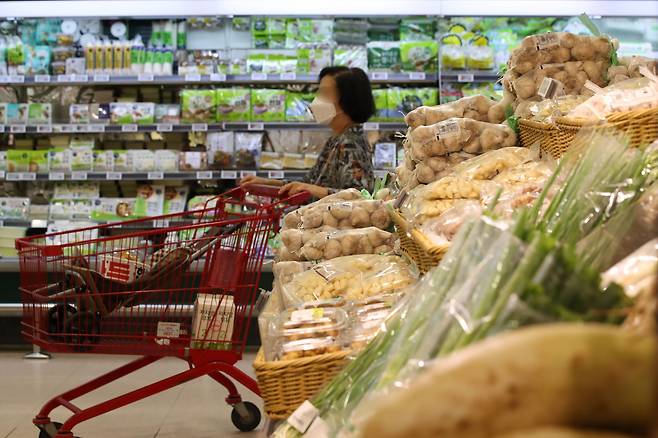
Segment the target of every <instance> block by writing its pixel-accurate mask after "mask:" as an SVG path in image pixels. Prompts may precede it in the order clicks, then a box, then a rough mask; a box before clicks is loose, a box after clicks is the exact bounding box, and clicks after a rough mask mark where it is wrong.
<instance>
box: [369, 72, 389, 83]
mask: <svg viewBox="0 0 658 438" xmlns="http://www.w3.org/2000/svg"><path fill="white" fill-rule="evenodd" d="M372 79H373V80H374V81H387V80H388V73H387V72H385V71H375V72H372Z"/></svg>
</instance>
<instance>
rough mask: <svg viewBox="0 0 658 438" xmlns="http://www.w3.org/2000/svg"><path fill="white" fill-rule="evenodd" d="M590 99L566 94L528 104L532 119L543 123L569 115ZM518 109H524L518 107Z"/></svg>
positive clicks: (520, 110)
mask: <svg viewBox="0 0 658 438" xmlns="http://www.w3.org/2000/svg"><path fill="white" fill-rule="evenodd" d="M587 99H589V96H585V95H583V96H576V95H571V94H570V95H566V96H558V97H557V98H554V99H544V100H542V101H541V102H531V103H530V104H529V106H528V111H529V112H530V114H529V115H530V117H531V118H532V120H535V121H537V122H543V123H551V122H552V121H554V120H555V118H557V117H562V116H565V115H567V114H568V113H569V112H570V111H571V110H573V109H574V108H575V107H577V106H578V105H580V104H581V103H583V102H584V101H586V100H587ZM517 111H519V112H522V111H523V110H522V109H519V108H518V107H517Z"/></svg>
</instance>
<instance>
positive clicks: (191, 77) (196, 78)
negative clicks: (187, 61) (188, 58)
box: [185, 73, 201, 82]
mask: <svg viewBox="0 0 658 438" xmlns="http://www.w3.org/2000/svg"><path fill="white" fill-rule="evenodd" d="M200 81H201V75H200V74H198V73H189V74H186V75H185V82H200Z"/></svg>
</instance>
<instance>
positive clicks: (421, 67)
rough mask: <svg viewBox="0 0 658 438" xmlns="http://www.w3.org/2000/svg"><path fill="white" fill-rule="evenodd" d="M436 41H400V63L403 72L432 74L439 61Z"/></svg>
mask: <svg viewBox="0 0 658 438" xmlns="http://www.w3.org/2000/svg"><path fill="white" fill-rule="evenodd" d="M438 54H439V43H438V42H437V41H400V61H401V63H402V70H403V71H422V72H430V73H434V72H436V71H437V68H438V65H439V61H438Z"/></svg>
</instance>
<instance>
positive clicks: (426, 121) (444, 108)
mask: <svg viewBox="0 0 658 438" xmlns="http://www.w3.org/2000/svg"><path fill="white" fill-rule="evenodd" d="M495 104H496V101H494V100H492V99H491V98H489V97H487V96H483V95H475V96H469V97H463V98H461V99H459V100H457V101H454V102H449V103H445V104H442V105H436V106H421V107H419V108H417V109H415V110H413V111H410V112H408V114H406V116H405V118H404V121H405V123H406V124H407V125H409V126H410V127H411V128H417V127H419V126H429V125H433V124H435V123H438V122H442V121H444V120H447V119H450V118H453V117H463V118H468V119H474V120H479V121H482V122H490V123H501V122H502V121H503V119H504V116H502V117H498V116H497V114H493V113H490V111H489V110H490V109H491V107H492V106H494V105H495Z"/></svg>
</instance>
